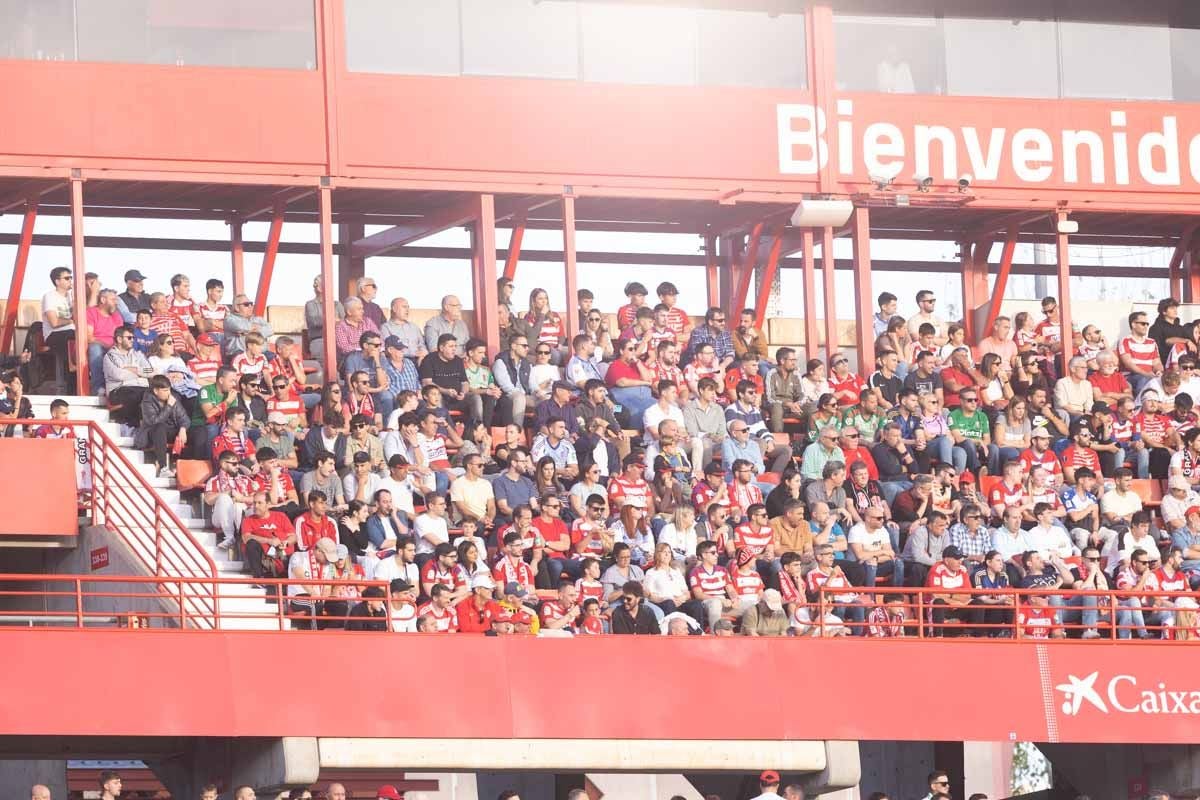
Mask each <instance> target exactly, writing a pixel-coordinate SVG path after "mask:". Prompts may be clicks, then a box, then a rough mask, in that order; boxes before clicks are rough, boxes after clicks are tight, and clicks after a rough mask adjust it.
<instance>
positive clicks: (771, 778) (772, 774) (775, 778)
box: [758, 769, 779, 786]
mask: <svg viewBox="0 0 1200 800" xmlns="http://www.w3.org/2000/svg"><path fill="white" fill-rule="evenodd" d="M758 782H759V783H760V784H762V785H763V786H770V785H771V784H773V783H779V773H778V772H776V771H775V770H773V769H768V770H766V771H764V772H763V773H762V774H761V775H759V776H758Z"/></svg>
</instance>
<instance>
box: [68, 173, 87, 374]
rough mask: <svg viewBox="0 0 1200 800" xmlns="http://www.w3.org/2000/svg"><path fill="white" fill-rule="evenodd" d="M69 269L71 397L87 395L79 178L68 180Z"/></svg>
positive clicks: (84, 296)
mask: <svg viewBox="0 0 1200 800" xmlns="http://www.w3.org/2000/svg"><path fill="white" fill-rule="evenodd" d="M71 265H72V267H73V269H74V274H75V281H74V287H73V288H74V292H75V300H74V305H75V393H76V394H78V395H80V396H81V397H82V396H85V395H87V394H88V362H87V320H86V314H87V268H86V267H85V265H84V263H83V178H76V177H72V178H71Z"/></svg>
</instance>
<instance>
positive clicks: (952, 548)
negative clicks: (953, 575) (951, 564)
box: [942, 544, 963, 558]
mask: <svg viewBox="0 0 1200 800" xmlns="http://www.w3.org/2000/svg"><path fill="white" fill-rule="evenodd" d="M962 557H963V554H962V550H959V549H958V546H957V545H953V544H952V545H949V546H947V547H944V548H942V558H962Z"/></svg>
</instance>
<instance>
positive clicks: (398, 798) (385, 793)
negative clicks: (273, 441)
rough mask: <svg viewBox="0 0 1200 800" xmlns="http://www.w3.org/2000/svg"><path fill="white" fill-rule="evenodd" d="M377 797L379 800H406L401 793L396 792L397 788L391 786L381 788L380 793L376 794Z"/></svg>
mask: <svg viewBox="0 0 1200 800" xmlns="http://www.w3.org/2000/svg"><path fill="white" fill-rule="evenodd" d="M375 797H376V798H378V800H404V795H402V794H400V792H399V791H397V790H396V787H395V786H392V785H390V784H389V785H387V786H380V787H379V791H377V792H376V793H375Z"/></svg>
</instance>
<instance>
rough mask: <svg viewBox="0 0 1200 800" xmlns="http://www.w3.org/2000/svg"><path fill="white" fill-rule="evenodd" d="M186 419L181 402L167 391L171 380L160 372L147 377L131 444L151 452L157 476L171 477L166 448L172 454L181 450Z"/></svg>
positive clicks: (184, 436) (171, 470) (185, 442)
mask: <svg viewBox="0 0 1200 800" xmlns="http://www.w3.org/2000/svg"><path fill="white" fill-rule="evenodd" d="M189 422H190V420H189V419H188V415H187V413H186V412H185V411H184V410H183V404H182V403H180V402H179V401H178V399H176V397H175V395H174V393H172V391H171V381H169V380H168V379H167V378H166V376H164V375H155V376H154V377H153V378H151V379H150V391H149V392H146V393H145V394H144V395H142V402H141V418H140V422H139V423H138V429H137V433H136V434H134V437H133V445H134V447H136V448H138V449H139V450H146V451H149V453H151V454H152V455H153V457H154V463H155V465H156V466H157V467H158V477H160V478H173V477H175V470H174V469H172V468H171V464H170V460H169V458H168V455H167V450H168V448H170V449H171V450H172V451H173V452H174V453H175V454H176V455H178V454H180V453H182V452H183V448H184V447H185V446H186V445H187V429H188V424H189Z"/></svg>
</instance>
